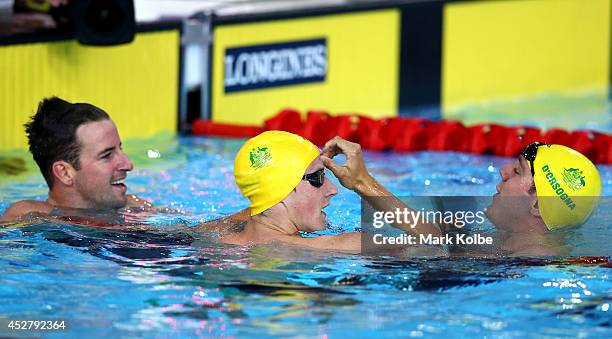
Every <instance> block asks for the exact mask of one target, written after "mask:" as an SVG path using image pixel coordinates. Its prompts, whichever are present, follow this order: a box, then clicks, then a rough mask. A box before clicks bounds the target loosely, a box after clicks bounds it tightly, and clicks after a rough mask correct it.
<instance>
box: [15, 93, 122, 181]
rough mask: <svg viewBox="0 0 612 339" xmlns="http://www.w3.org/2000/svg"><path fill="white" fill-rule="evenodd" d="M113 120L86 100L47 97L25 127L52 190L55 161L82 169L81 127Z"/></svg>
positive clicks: (37, 161)
mask: <svg viewBox="0 0 612 339" xmlns="http://www.w3.org/2000/svg"><path fill="white" fill-rule="evenodd" d="M105 119H110V117H109V116H108V114H107V113H106V112H104V111H103V110H101V109H100V108H98V107H96V106H93V105H90V104H85V103H75V104H72V103H69V102H67V101H65V100H62V99H60V98H58V97H52V98H45V99H43V100H42V101H41V102H40V103H39V104H38V110H37V111H36V114H34V115H33V116H32V117H31V118H30V121H28V122H27V123H26V124H25V125H24V127H25V132H26V134H27V137H28V144H29V146H30V153H32V157H33V158H34V161H36V164H38V167H39V168H40V172H41V173H42V175H43V177H44V178H45V181H46V182H47V186H49V189H51V188H53V170H52V166H53V163H54V162H56V161H60V160H63V161H66V162H68V163H69V164H70V165H72V166H73V167H74V168H75V169H76V170H79V169H81V165H80V161H79V156H80V153H81V145H80V144H79V142H78V140H77V137H76V130H77V128H79V126H81V125H83V124H85V123H88V122H93V121H101V120H105Z"/></svg>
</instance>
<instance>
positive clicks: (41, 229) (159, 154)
mask: <svg viewBox="0 0 612 339" xmlns="http://www.w3.org/2000/svg"><path fill="white" fill-rule="evenodd" d="M242 142H243V141H242V140H220V139H212V138H193V137H189V138H179V139H176V140H172V141H167V142H166V141H164V142H156V141H150V140H149V141H147V140H144V141H141V142H134V143H131V144H130V143H129V142H126V143H125V144H126V150H127V152H128V154H129V155H130V157H131V158H132V159H133V160H134V162H135V164H136V168H137V169H136V170H135V171H134V172H132V173H130V175H129V176H128V180H127V184H128V187H129V191H130V192H132V193H135V194H138V195H139V196H141V197H143V198H147V199H150V200H151V201H153V202H154V204H155V205H158V206H167V207H171V208H174V209H177V210H179V211H181V212H182V213H181V214H164V213H160V214H155V215H148V214H144V213H140V214H139V213H135V214H132V215H130V216H129V217H130V218H131V220H132V221H134V223H140V224H143V226H138V225H136V226H130V227H129V228H95V227H84V226H77V225H70V224H57V223H51V222H48V221H44V220H32V221H31V222H28V223H20V224H10V225H7V226H6V227H1V228H0V267H1V270H0V305H2V306H0V307H1V312H0V315H1V317H4V318H11V319H16V318H20V319H24V318H25V319H31V318H50V319H65V320H66V321H67V323H68V329H67V330H66V331H64V332H55V333H53V334H51V335H52V336H68V335H69V336H71V337H74V336H88V337H89V336H92V335H93V336H95V337H104V336H112V337H119V336H120V337H141V336H145V337H166V336H177V337H178V336H181V337H182V336H190V337H193V336H214V337H221V336H228V337H269V336H290V337H313V336H314V337H340V336H351V337H368V336H372V337H397V336H402V337H421V336H431V335H436V336H445V337H465V336H479V337H483V336H487V337H489V336H490V337H541V336H548V337H610V336H612V330H611V326H612V316H611V312H612V310H610V309H609V307H610V304H612V282H611V279H610V277H609V274H610V272H611V271H610V268H611V267H612V264H611V262H610V256H609V254H608V253H609V252H608V253H604V254H602V255H603V257H598V258H573V259H562V258H554V259H553V258H551V259H526V258H504V259H482V258H415V259H407V258H394V257H391V256H385V257H373V256H362V255H349V254H343V253H338V252H333V251H313V250H307V249H296V248H291V247H288V246H281V245H262V246H256V247H252V248H244V247H237V246H230V245H223V244H220V243H219V242H218V241H217V239H216V238H215V237H214V235H210V234H202V233H198V232H197V231H196V230H195V227H196V225H197V224H198V223H199V222H201V221H206V220H210V219H214V218H217V217H220V216H223V215H226V214H228V213H232V212H235V211H237V210H240V209H242V208H245V207H246V206H247V205H248V204H247V200H246V199H244V198H242V197H241V196H240V194H239V192H238V189H237V188H236V186H235V185H234V183H233V175H232V168H233V166H232V162H233V157H234V155H235V153H236V152H237V150H238V148H239V147H240V145H241V143H242ZM366 160H367V163H368V164H369V168H370V170H371V172H372V173H373V175H374V176H375V177H377V178H378V179H379V180H380V181H381V182H382V183H383V184H384V185H386V186H387V187H388V188H389V189H390V190H391V191H392V192H394V193H396V194H398V195H403V196H419V195H475V196H483V195H484V196H488V195H491V194H493V193H494V192H495V184H496V183H497V182H498V180H499V179H498V178H499V175H498V170H499V168H500V166H502V165H503V164H505V163H506V162H508V161H510V160H511V159H507V158H498V157H490V156H474V155H468V154H458V153H448V152H446V153H434V152H421V153H412V154H393V153H373V152H366ZM30 168H31V166H30ZM600 170H601V174H602V181H603V183H604V188H603V195H605V196H610V195H612V167H611V166H601V167H600ZM5 179H6V178H5ZM46 193H47V189H46V186H45V184H44V182H43V180H42V178H41V177H40V175H39V174H38V173H36V172H35V171H32V170H31V171H30V172H28V173H26V174H22V175H21V176H19V177H18V178H16V179H15V180H4V181H2V182H0V212H2V211H4V209H6V208H7V207H8V206H9V205H10V204H11V203H12V202H14V201H17V200H20V199H32V198H34V199H44V198H45V197H46ZM326 211H327V214H328V219H329V222H330V224H331V225H330V229H329V230H327V231H325V232H324V233H328V234H335V233H339V232H344V231H353V230H356V229H357V228H358V226H359V224H360V200H359V198H358V196H357V195H356V194H354V193H352V192H350V191H348V190H346V189H343V188H340V192H339V194H338V195H337V196H336V197H334V198H333V199H332V204H331V205H330V206H329V207H328V208H327V209H326ZM605 220H610V219H605ZM600 229H603V230H600V234H599V235H598V236H597V237H596V238H598V239H599V240H598V244H599V245H600V246H601V245H602V244H603V246H604V247H605V246H608V247H607V248H608V249H609V246H610V245H609V244H610V243H611V242H612V238H611V236H612V235H611V234H610V233H611V232H610V225H609V222H607V223H606V222H605V221H604V224H603V226H601V225H600ZM583 236H584V235H583ZM587 237H588V236H587ZM0 332H1V333H2V334H3V335H6V334H7V332H2V331H0ZM9 334H10V333H9ZM12 335H14V333H13V334H12Z"/></svg>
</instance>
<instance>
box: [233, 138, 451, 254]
mask: <svg viewBox="0 0 612 339" xmlns="http://www.w3.org/2000/svg"><path fill="white" fill-rule="evenodd" d="M347 163H348V164H347V166H348V167H347V168H350V171H351V173H361V172H365V173H367V170H366V169H365V165H364V164H363V162H362V158H360V157H351V159H350V160H347ZM234 175H235V180H236V184H237V185H238V187H239V188H240V192H241V193H242V195H244V196H245V197H246V198H248V199H249V200H250V202H251V204H250V217H249V218H248V221H247V223H246V225H245V226H244V229H243V230H242V231H241V232H239V233H237V234H230V235H227V236H224V237H223V238H222V239H223V242H225V243H230V244H237V245H252V244H262V243H270V242H282V243H290V244H293V245H297V246H302V247H310V248H317V249H329V250H342V251H351V252H357V251H359V250H360V249H361V233H360V232H349V233H343V234H339V235H321V236H317V237H302V236H301V235H300V232H315V231H322V230H324V229H325V228H326V226H327V216H326V214H325V212H323V208H325V207H326V206H328V205H329V204H330V201H331V199H332V198H333V196H334V195H336V194H337V193H338V188H337V187H336V186H335V185H334V184H333V183H332V182H331V181H330V180H329V179H328V178H326V177H325V167H324V164H323V161H322V160H321V157H320V154H319V149H318V148H317V147H316V146H315V145H313V144H312V143H311V142H310V141H308V140H306V139H304V138H302V137H300V136H298V135H295V134H292V133H288V132H282V131H268V132H264V133H262V134H260V135H258V136H256V137H254V138H251V139H249V140H248V141H247V142H246V143H245V144H244V145H243V146H242V148H240V150H239V151H238V154H237V155H236V160H235V162H234ZM343 178H344V180H345V182H347V181H350V180H351V178H348V177H347V176H344V177H343ZM372 183H373V185H372V186H370V187H368V189H369V190H370V191H368V192H386V193H388V192H387V191H386V190H385V189H384V188H383V187H382V186H380V185H376V184H375V181H373V182H372ZM349 186H352V187H354V186H355V184H352V185H349ZM400 203H401V202H400ZM405 231H406V232H410V233H416V232H418V233H424V234H429V233H431V234H434V235H439V234H440V231H439V229H438V228H437V227H436V226H435V225H432V224H420V225H418V226H417V228H415V229H411V228H407V229H406V230H405Z"/></svg>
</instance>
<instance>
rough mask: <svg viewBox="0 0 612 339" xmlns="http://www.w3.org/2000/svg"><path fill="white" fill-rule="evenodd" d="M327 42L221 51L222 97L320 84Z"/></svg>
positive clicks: (301, 42)
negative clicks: (268, 89) (298, 85)
mask: <svg viewBox="0 0 612 339" xmlns="http://www.w3.org/2000/svg"><path fill="white" fill-rule="evenodd" d="M327 60H328V59H327V42H326V40H325V39H313V40H303V41H294V42H284V43H277V44H266V45H254V46H244V47H237V48H228V49H226V50H225V58H224V62H225V68H224V70H225V72H224V78H223V84H224V88H225V93H232V92H240V91H246V90H253V89H259V88H270V87H280V86H287V85H296V84H304V83H312V82H323V81H325V76H326V75H327V69H328V61H327Z"/></svg>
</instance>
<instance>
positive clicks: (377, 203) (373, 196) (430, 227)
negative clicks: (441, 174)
mask: <svg viewBox="0 0 612 339" xmlns="http://www.w3.org/2000/svg"><path fill="white" fill-rule="evenodd" d="M338 154H344V155H345V156H346V162H345V164H344V165H339V164H338V163H336V162H335V161H334V160H333V159H332V158H333V157H334V156H336V155H338ZM321 160H322V161H323V164H324V165H325V167H327V168H328V169H329V170H331V171H332V173H334V175H335V176H336V177H337V178H338V180H340V183H341V184H342V186H344V187H346V188H348V189H350V190H352V191H354V192H356V193H357V194H359V195H360V196H361V198H362V199H364V200H365V201H367V202H368V203H369V204H370V206H372V207H373V208H374V209H375V210H377V211H383V212H395V211H396V210H397V209H400V210H404V209H408V210H409V211H414V210H413V209H412V208H411V207H410V206H408V205H406V204H404V203H403V202H402V201H401V200H400V199H398V198H397V197H396V196H395V195H393V194H392V193H391V192H389V190H387V189H386V188H385V187H384V186H383V185H381V184H380V183H379V182H378V181H377V180H376V179H374V177H372V176H371V175H370V173H369V172H368V169H367V167H366V165H365V162H364V160H363V154H362V152H361V146H360V145H359V144H356V143H353V142H350V141H347V140H344V139H342V138H340V137H338V136H337V137H334V138H333V139H331V140H330V141H328V142H327V143H326V144H325V147H323V151H322V152H321ZM393 226H395V227H397V228H399V229H402V230H404V231H405V232H406V233H407V234H412V235H417V236H418V235H419V234H432V235H434V236H439V235H441V232H440V229H439V228H438V226H436V225H435V224H430V223H418V224H417V225H416V226H415V227H414V228H412V227H410V226H407V225H404V224H394V225H393Z"/></svg>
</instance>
